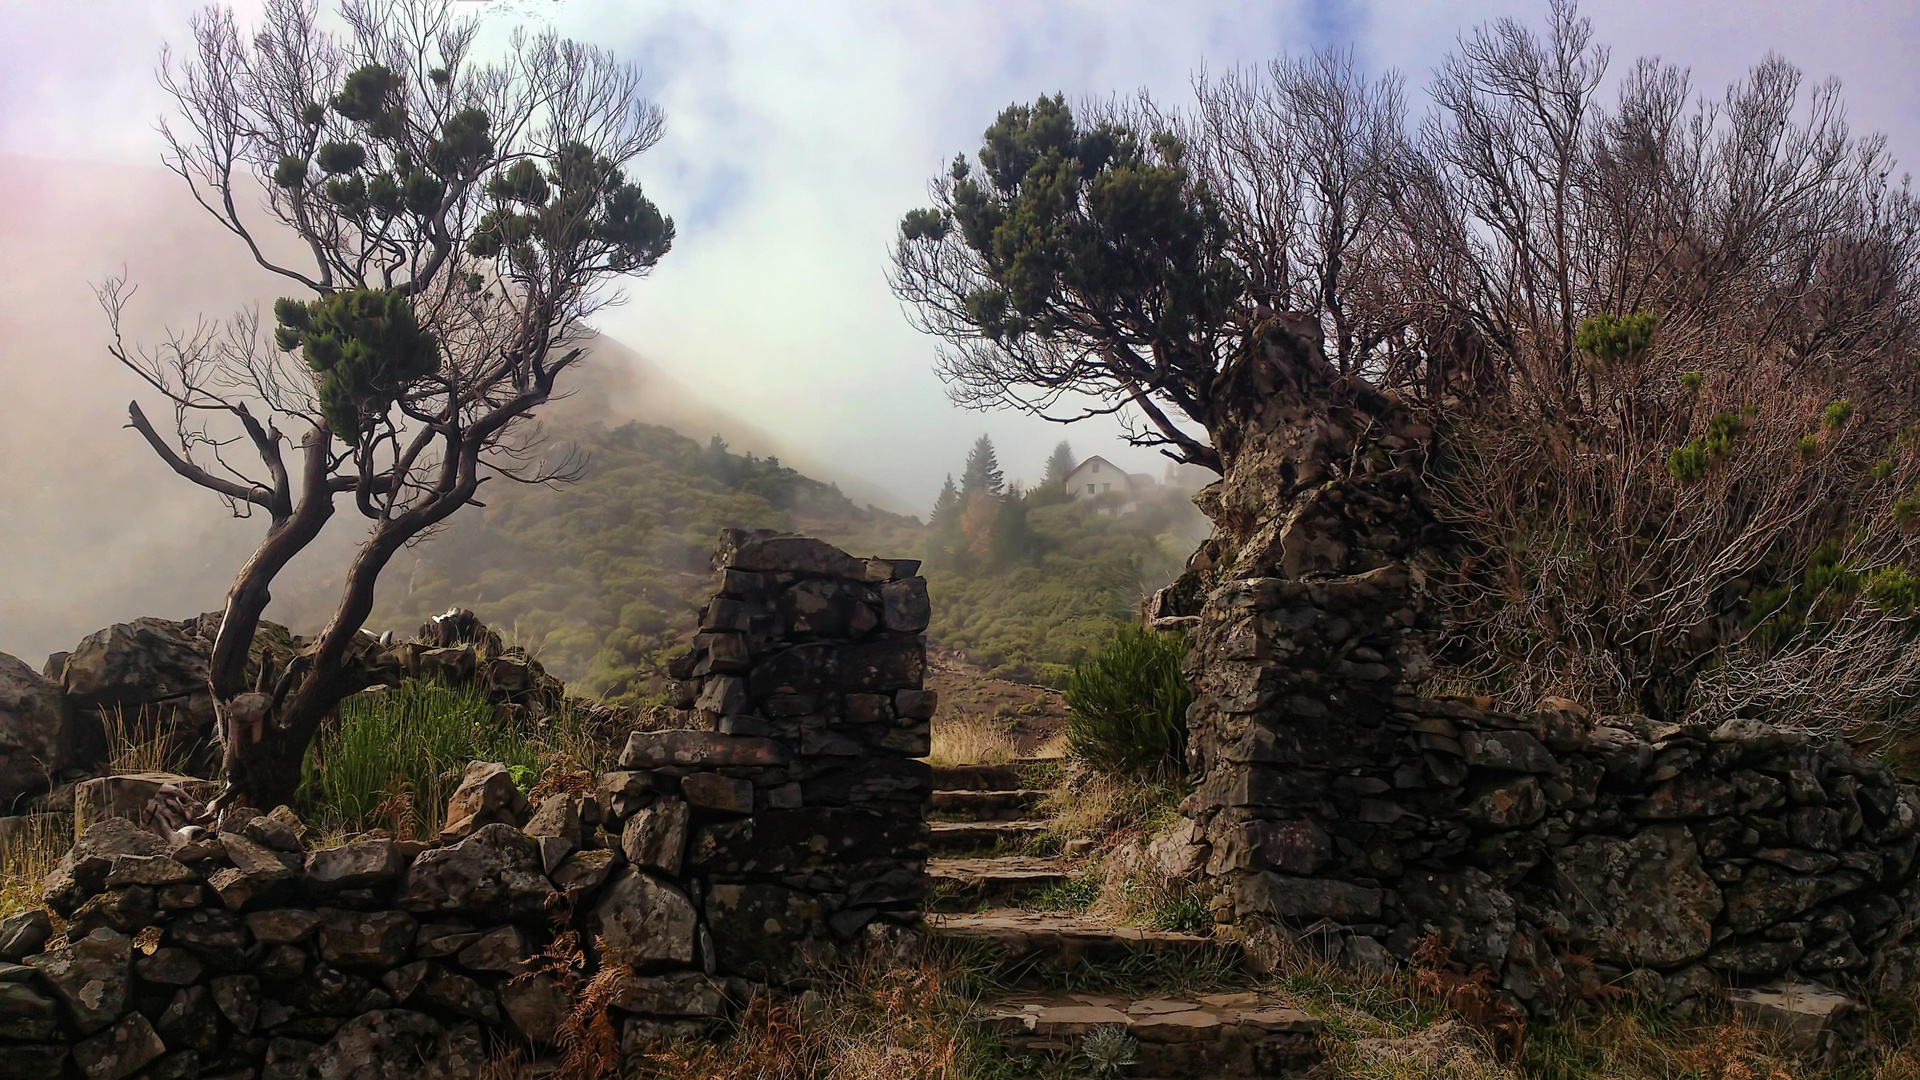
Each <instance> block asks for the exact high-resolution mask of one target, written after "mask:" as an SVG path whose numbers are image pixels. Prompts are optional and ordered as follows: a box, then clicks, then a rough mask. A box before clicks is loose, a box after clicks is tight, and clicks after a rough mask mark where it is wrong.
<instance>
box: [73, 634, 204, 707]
mask: <svg viewBox="0 0 1920 1080" xmlns="http://www.w3.org/2000/svg"><path fill="white" fill-rule="evenodd" d="M190 625H191V624H182V623H177V622H173V621H171V620H168V619H152V618H145V619H135V620H133V621H132V622H125V623H114V624H113V625H112V626H109V627H107V628H106V629H104V630H95V631H94V632H93V633H91V634H88V635H87V636H86V637H85V638H82V639H81V641H80V644H78V645H76V646H74V648H73V651H72V652H70V653H68V654H67V660H66V663H65V664H64V665H62V670H61V682H62V683H63V684H64V686H65V689H66V692H67V695H68V696H69V697H71V698H72V699H73V702H74V704H75V705H78V706H80V707H82V708H89V709H99V708H111V707H115V706H118V707H121V708H135V707H138V706H141V705H153V704H157V703H160V702H167V701H177V700H180V699H184V698H186V697H187V696H189V695H191V694H197V693H205V692H206V689H207V658H208V655H209V653H210V652H211V649H210V647H209V645H208V643H207V641H206V640H204V639H202V638H200V637H199V636H197V635H196V634H194V633H193V632H192V631H191V629H189V627H190Z"/></svg>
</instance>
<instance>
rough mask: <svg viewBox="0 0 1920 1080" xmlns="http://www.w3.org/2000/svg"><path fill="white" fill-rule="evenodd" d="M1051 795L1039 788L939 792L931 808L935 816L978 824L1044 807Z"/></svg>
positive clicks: (1013, 816)
mask: <svg viewBox="0 0 1920 1080" xmlns="http://www.w3.org/2000/svg"><path fill="white" fill-rule="evenodd" d="M1046 797H1047V793H1046V792H1045V791H1043V790H1041V789H1039V788H1011V789H1008V790H1006V791H968V790H959V791H935V792H934V793H933V795H932V799H931V802H930V803H929V806H930V807H931V808H932V810H933V811H934V812H935V813H940V814H959V815H965V816H968V817H971V818H973V819H974V820H976V821H992V820H995V819H1001V818H1017V817H1019V816H1021V815H1022V814H1024V813H1026V812H1027V811H1029V810H1032V809H1033V808H1035V807H1037V806H1039V805H1040V800H1042V799H1044V798H1046Z"/></svg>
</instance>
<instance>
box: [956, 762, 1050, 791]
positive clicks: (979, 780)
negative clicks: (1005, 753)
mask: <svg viewBox="0 0 1920 1080" xmlns="http://www.w3.org/2000/svg"><path fill="white" fill-rule="evenodd" d="M1047 760H1048V759H1046V758H1018V759H1016V760H1013V761H1007V762H1002V763H1000V764H997V765H935V766H934V767H933V789H934V790H935V791H1006V790H1008V789H1010V788H1017V787H1020V786H1022V785H1021V783H1020V774H1021V773H1023V772H1025V771H1026V770H1027V767H1028V766H1031V765H1038V764H1041V763H1042V762H1044V761H1047Z"/></svg>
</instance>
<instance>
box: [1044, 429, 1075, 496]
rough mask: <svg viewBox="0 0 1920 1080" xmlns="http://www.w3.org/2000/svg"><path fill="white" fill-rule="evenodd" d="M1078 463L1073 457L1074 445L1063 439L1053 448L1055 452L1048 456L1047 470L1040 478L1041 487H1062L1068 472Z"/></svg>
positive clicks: (1045, 488)
mask: <svg viewBox="0 0 1920 1080" xmlns="http://www.w3.org/2000/svg"><path fill="white" fill-rule="evenodd" d="M1078 464H1080V463H1079V462H1078V461H1076V460H1074V457H1073V446H1072V445H1071V444H1069V443H1068V442H1067V440H1065V439H1061V440H1060V443H1059V445H1057V446H1055V447H1054V448H1053V453H1052V454H1049V455H1048V456H1047V471H1046V473H1045V475H1043V476H1042V477H1041V479H1040V487H1041V488H1042V489H1043V490H1054V489H1059V488H1062V487H1063V486H1064V485H1065V484H1066V482H1067V474H1068V473H1070V472H1072V471H1073V467H1074V466H1075V465H1078Z"/></svg>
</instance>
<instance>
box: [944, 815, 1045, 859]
mask: <svg viewBox="0 0 1920 1080" xmlns="http://www.w3.org/2000/svg"><path fill="white" fill-rule="evenodd" d="M927 829H928V830H929V831H930V833H931V836H930V837H929V840H930V842H931V844H932V850H933V851H934V852H935V853H937V854H947V855H955V854H960V853H963V852H968V851H983V850H984V851H990V850H995V849H998V848H1001V847H1004V846H1006V845H1009V844H1017V843H1019V842H1021V841H1023V840H1031V839H1033V838H1034V837H1036V836H1039V835H1040V834H1041V833H1043V832H1046V831H1047V823H1046V822H1044V821H1032V820H1015V821H930V822H928V823H927Z"/></svg>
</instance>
